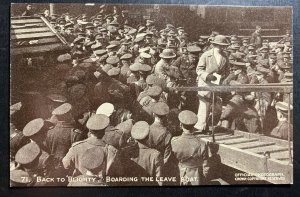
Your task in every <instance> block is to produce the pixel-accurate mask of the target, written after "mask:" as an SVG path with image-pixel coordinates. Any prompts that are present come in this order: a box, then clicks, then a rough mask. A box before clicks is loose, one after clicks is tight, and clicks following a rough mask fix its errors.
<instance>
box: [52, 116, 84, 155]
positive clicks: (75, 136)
mask: <svg viewBox="0 0 300 197" xmlns="http://www.w3.org/2000/svg"><path fill="white" fill-rule="evenodd" d="M82 135H83V133H82V131H80V130H79V129H76V128H75V125H74V124H73V123H71V122H65V121H58V122H57V124H56V125H55V127H54V128H53V129H50V130H49V131H48V132H47V137H46V144H47V147H48V149H49V150H50V153H51V154H52V155H54V156H55V157H56V158H58V159H62V158H63V157H64V156H65V155H66V154H67V152H68V150H69V148H70V147H71V145H72V144H73V143H74V142H77V141H80V140H82Z"/></svg>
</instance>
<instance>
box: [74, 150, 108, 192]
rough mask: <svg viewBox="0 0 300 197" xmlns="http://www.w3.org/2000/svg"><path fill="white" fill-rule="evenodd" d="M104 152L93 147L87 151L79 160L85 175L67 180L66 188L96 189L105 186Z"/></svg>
mask: <svg viewBox="0 0 300 197" xmlns="http://www.w3.org/2000/svg"><path fill="white" fill-rule="evenodd" d="M105 158H106V156H105V152H104V151H103V150H102V149H100V148H98V147H93V148H89V149H87V150H86V151H85V152H84V153H83V154H82V156H81V157H80V158H79V162H80V163H81V166H82V167H83V168H85V169H86V173H85V174H82V175H79V176H77V177H71V178H69V180H72V181H69V184H68V187H78V186H79V187H97V186H107V184H106V183H105Z"/></svg>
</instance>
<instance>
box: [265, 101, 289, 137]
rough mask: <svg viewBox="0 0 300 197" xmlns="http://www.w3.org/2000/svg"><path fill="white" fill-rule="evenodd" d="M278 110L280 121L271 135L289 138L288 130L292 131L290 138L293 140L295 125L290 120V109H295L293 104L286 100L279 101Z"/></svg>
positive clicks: (276, 106)
mask: <svg viewBox="0 0 300 197" xmlns="http://www.w3.org/2000/svg"><path fill="white" fill-rule="evenodd" d="M275 108H276V111H277V119H278V123H277V125H276V127H275V128H274V129H273V130H272V132H271V133H270V135H271V136H273V137H277V138H280V139H284V140H288V132H290V139H291V140H293V125H292V124H290V125H289V122H288V118H290V117H288V111H289V110H293V106H292V105H290V106H289V105H288V103H286V102H277V103H276V105H275Z"/></svg>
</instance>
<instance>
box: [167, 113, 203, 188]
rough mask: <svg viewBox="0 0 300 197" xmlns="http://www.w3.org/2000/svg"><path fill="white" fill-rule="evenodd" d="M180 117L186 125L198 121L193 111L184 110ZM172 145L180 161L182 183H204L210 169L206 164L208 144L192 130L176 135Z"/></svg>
mask: <svg viewBox="0 0 300 197" xmlns="http://www.w3.org/2000/svg"><path fill="white" fill-rule="evenodd" d="M178 117H179V120H180V122H181V123H182V124H185V125H195V124H196V122H197V116H196V114H195V113H193V112H191V111H187V110H185V111H182V112H181V113H180V114H179V116H178ZM171 145H172V151H173V153H174V155H175V157H176V158H177V160H178V162H179V163H178V168H179V174H180V185H200V184H203V182H204V174H205V173H206V172H207V171H208V167H207V166H206V164H207V163H206V161H207V159H208V148H207V145H205V144H204V143H203V142H201V141H200V139H199V138H198V137H197V136H195V135H194V134H193V132H190V131H186V132H185V131H184V132H183V133H182V135H181V136H178V137H174V138H173V139H172V141H171ZM204 172H205V173H204ZM205 175H206V174H205Z"/></svg>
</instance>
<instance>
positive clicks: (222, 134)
mask: <svg viewBox="0 0 300 197" xmlns="http://www.w3.org/2000/svg"><path fill="white" fill-rule="evenodd" d="M195 135H197V136H198V137H203V138H211V137H212V136H211V135H207V134H203V133H200V132H195ZM225 135H229V134H228V133H215V136H225Z"/></svg>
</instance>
